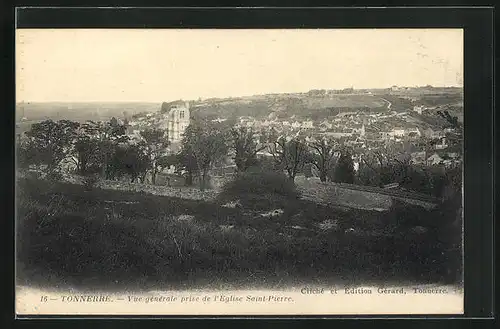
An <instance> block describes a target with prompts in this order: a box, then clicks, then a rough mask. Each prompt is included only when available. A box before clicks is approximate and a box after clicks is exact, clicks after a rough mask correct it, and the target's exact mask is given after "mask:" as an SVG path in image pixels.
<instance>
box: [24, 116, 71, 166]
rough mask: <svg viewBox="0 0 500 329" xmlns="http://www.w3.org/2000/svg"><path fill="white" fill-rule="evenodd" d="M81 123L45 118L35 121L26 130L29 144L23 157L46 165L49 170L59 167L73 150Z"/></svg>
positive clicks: (37, 163)
mask: <svg viewBox="0 0 500 329" xmlns="http://www.w3.org/2000/svg"><path fill="white" fill-rule="evenodd" d="M78 127H79V124H78V123H76V122H72V121H69V120H60V121H52V120H45V121H42V122H40V123H35V124H33V125H32V126H31V130H30V131H28V132H26V137H27V139H28V142H27V143H28V145H26V148H24V150H23V151H22V152H23V153H22V156H23V159H24V160H26V159H29V161H30V162H31V164H36V165H46V166H47V171H48V172H51V171H54V170H56V169H57V167H58V165H59V164H60V163H61V161H62V160H63V159H64V158H65V157H66V156H67V155H68V154H70V152H71V151H72V148H73V142H74V139H75V137H76V134H77V129H78Z"/></svg>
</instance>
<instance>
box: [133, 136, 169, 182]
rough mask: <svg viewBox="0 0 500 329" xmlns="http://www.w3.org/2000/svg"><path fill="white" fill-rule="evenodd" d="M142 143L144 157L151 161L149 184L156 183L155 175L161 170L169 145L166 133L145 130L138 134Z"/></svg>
mask: <svg viewBox="0 0 500 329" xmlns="http://www.w3.org/2000/svg"><path fill="white" fill-rule="evenodd" d="M140 135H141V137H142V139H143V140H144V143H142V144H141V146H142V147H143V148H144V150H145V153H146V155H147V156H148V157H149V159H150V160H151V169H150V171H151V182H152V183H153V184H155V183H156V175H157V174H158V172H160V170H161V168H162V161H160V159H161V158H163V157H164V156H165V154H166V152H167V148H168V146H169V145H170V142H169V141H168V138H167V136H166V133H165V131H164V130H162V129H146V130H143V131H141V132H140Z"/></svg>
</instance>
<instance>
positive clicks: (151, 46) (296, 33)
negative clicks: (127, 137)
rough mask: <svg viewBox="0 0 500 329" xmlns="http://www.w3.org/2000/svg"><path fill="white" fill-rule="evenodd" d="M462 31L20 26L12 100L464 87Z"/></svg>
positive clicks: (153, 99)
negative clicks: (21, 27)
mask: <svg viewBox="0 0 500 329" xmlns="http://www.w3.org/2000/svg"><path fill="white" fill-rule="evenodd" d="M462 77H463V33H462V30H461V29H391V30H387V29H357V30H356V29H313V30H310V29H289V30H267V29H263V30H213V29H212V30H209V29H154V30H151V29H135V30H129V29H120V30H117V29H115V30H111V29H108V30H100V29H87V30H86V29H43V30H42V29H18V30H17V31H16V93H17V96H16V97H17V101H18V102H20V101H25V102H28V101H32V102H50V101H61V102H91V101H100V102H122V101H123V102H125V101H127V102H128V101H141V102H162V101H170V100H176V99H184V100H190V99H198V98H210V97H236V96H249V95H254V94H266V93H286V92H290V93H291V92H306V91H308V90H310V89H342V88H347V87H354V88H387V87H390V86H392V85H398V86H424V85H433V86H436V87H438V86H462Z"/></svg>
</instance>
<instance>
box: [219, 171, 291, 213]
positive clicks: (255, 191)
mask: <svg viewBox="0 0 500 329" xmlns="http://www.w3.org/2000/svg"><path fill="white" fill-rule="evenodd" d="M298 198H299V193H298V191H297V189H296V186H295V184H294V183H293V182H292V181H291V180H290V179H288V178H287V177H286V176H285V175H284V174H283V173H278V172H269V171H248V172H244V173H240V174H238V175H237V176H236V178H235V179H234V180H232V181H230V182H228V183H227V184H226V185H225V186H224V187H223V189H222V192H221V193H220V194H219V196H218V200H219V201H221V202H227V201H234V200H240V203H241V204H242V205H243V207H245V208H247V209H252V210H269V209H274V208H285V207H288V206H289V205H290V204H293V203H294V202H296V201H297V199H298Z"/></svg>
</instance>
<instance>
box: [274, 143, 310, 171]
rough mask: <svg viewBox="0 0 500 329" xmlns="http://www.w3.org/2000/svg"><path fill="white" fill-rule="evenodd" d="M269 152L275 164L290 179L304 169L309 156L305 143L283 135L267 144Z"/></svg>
mask: <svg viewBox="0 0 500 329" xmlns="http://www.w3.org/2000/svg"><path fill="white" fill-rule="evenodd" d="M269 152H270V153H271V154H272V156H273V159H274V161H275V164H276V166H277V167H279V168H281V169H282V170H285V171H286V173H287V175H288V178H289V179H290V180H292V181H294V180H295V176H297V174H298V173H299V172H301V171H302V170H303V169H304V166H305V164H306V163H307V161H308V157H309V152H308V150H307V145H306V144H305V143H304V142H302V141H301V140H299V139H296V138H292V139H289V140H287V139H286V138H285V137H280V138H278V140H276V141H275V142H273V143H271V145H270V146H269Z"/></svg>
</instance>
